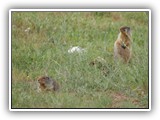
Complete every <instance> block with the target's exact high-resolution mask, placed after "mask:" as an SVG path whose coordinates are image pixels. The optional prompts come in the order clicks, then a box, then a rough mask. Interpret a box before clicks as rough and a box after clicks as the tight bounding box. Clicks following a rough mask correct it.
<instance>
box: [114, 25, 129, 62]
mask: <svg viewBox="0 0 160 120" xmlns="http://www.w3.org/2000/svg"><path fill="white" fill-rule="evenodd" d="M119 30H120V33H119V35H118V38H117V40H116V41H115V43H114V59H115V60H119V59H121V60H122V61H123V62H124V63H128V62H129V61H130V59H131V55H132V38H131V37H132V34H131V29H130V27H127V26H123V27H120V29H119Z"/></svg>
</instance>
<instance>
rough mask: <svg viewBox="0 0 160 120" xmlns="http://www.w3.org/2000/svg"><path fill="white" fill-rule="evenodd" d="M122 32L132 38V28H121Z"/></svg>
mask: <svg viewBox="0 0 160 120" xmlns="http://www.w3.org/2000/svg"><path fill="white" fill-rule="evenodd" d="M119 30H120V32H121V33H122V34H124V35H126V36H131V28H130V27H127V26H122V27H120V29H119Z"/></svg>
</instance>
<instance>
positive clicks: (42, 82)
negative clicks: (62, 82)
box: [38, 76, 49, 84]
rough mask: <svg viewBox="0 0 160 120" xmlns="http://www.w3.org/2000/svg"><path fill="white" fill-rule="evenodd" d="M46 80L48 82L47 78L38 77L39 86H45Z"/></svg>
mask: <svg viewBox="0 0 160 120" xmlns="http://www.w3.org/2000/svg"><path fill="white" fill-rule="evenodd" d="M46 80H49V77H46V76H42V77H39V78H38V82H39V83H40V84H45V81H46Z"/></svg>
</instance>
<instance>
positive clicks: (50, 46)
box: [12, 12, 149, 108]
mask: <svg viewBox="0 0 160 120" xmlns="http://www.w3.org/2000/svg"><path fill="white" fill-rule="evenodd" d="M123 25H127V26H130V27H131V29H132V34H133V41H134V42H133V58H132V60H131V62H130V63H129V64H127V65H126V64H122V63H114V60H113V45H114V42H115V40H116V38H117V35H118V33H119V27H120V26H123ZM71 46H81V47H82V48H85V49H86V52H84V53H81V54H79V53H73V54H69V53H68V52H67V51H68V49H69V48H70V47H71ZM98 56H100V57H101V58H104V59H105V60H106V65H105V66H107V69H108V71H109V73H108V74H107V76H104V75H103V74H102V72H101V71H100V70H99V69H98V68H97V67H94V66H91V65H90V62H91V61H93V60H94V59H95V58H97V57H98ZM148 64H149V63H148V16H147V13H146V12H12V108H112V107H116V108H148V75H149V74H148ZM42 75H47V76H50V77H52V78H55V79H56V80H57V82H59V84H60V87H61V89H60V91H59V92H57V93H51V92H40V93H38V92H37V90H36V86H37V85H36V84H37V82H36V79H37V77H38V76H42ZM117 94H118V95H120V96H119V97H118V96H117ZM122 96H125V97H122ZM124 98H125V99H124ZM114 104H115V106H114Z"/></svg>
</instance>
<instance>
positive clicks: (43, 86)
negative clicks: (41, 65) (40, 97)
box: [38, 76, 59, 91]
mask: <svg viewBox="0 0 160 120" xmlns="http://www.w3.org/2000/svg"><path fill="white" fill-rule="evenodd" d="M38 83H39V86H38V87H39V88H38V89H39V90H41V91H44V90H46V91H57V90H59V84H58V83H57V82H56V81H55V80H53V79H51V78H50V77H47V76H42V77H39V78H38Z"/></svg>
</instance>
